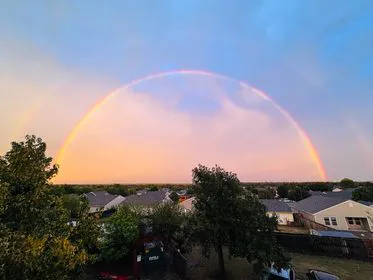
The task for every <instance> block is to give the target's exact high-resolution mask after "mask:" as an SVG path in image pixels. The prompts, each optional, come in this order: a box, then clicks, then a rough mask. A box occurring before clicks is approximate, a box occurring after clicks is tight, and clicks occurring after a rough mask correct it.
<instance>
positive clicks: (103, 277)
mask: <svg viewBox="0 0 373 280" xmlns="http://www.w3.org/2000/svg"><path fill="white" fill-rule="evenodd" d="M99 279H100V280H113V279H115V280H129V279H132V277H131V278H130V276H125V275H115V274H111V273H110V272H101V273H100V277H99Z"/></svg>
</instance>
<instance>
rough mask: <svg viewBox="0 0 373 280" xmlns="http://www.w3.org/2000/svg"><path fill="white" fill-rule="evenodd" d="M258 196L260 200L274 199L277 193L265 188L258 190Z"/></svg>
mask: <svg viewBox="0 0 373 280" xmlns="http://www.w3.org/2000/svg"><path fill="white" fill-rule="evenodd" d="M258 196H259V198H260V199H274V198H275V196H276V191H275V190H274V189H272V188H269V187H267V188H264V189H259V190H258Z"/></svg>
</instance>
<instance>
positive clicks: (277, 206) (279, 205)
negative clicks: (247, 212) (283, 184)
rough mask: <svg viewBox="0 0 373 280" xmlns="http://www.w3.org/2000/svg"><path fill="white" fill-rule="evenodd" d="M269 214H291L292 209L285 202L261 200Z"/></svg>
mask: <svg viewBox="0 0 373 280" xmlns="http://www.w3.org/2000/svg"><path fill="white" fill-rule="evenodd" d="M260 201H261V202H262V203H263V204H264V206H265V207H266V208H267V211H269V212H272V211H273V212H291V208H290V207H289V206H288V205H287V204H286V203H285V202H283V201H280V200H277V199H261V200H260Z"/></svg>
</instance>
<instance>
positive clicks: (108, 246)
mask: <svg viewBox="0 0 373 280" xmlns="http://www.w3.org/2000/svg"><path fill="white" fill-rule="evenodd" d="M140 219H141V216H140V211H138V210H137V211H136V209H132V208H130V207H128V206H126V205H123V206H121V207H120V208H118V210H117V211H116V212H115V213H114V214H113V215H112V216H111V217H110V218H109V219H108V220H106V221H105V225H104V234H103V239H102V243H101V248H100V249H101V258H102V259H103V260H105V261H111V260H117V259H120V258H122V257H124V256H125V255H127V254H128V252H129V251H130V249H131V246H132V244H133V242H134V241H135V240H136V239H137V238H138V236H139V226H140Z"/></svg>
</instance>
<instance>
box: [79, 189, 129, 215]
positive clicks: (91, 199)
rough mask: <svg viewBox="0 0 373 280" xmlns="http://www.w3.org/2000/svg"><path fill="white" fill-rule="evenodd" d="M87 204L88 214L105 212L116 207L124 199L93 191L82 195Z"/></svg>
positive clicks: (104, 192) (105, 192)
mask: <svg viewBox="0 0 373 280" xmlns="http://www.w3.org/2000/svg"><path fill="white" fill-rule="evenodd" d="M84 197H85V198H87V200H88V204H89V213H95V212H99V211H106V210H109V209H113V208H115V207H118V206H119V205H120V204H121V203H122V201H123V200H124V197H123V196H121V195H115V194H110V193H108V192H107V191H95V192H89V193H86V194H84Z"/></svg>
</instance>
